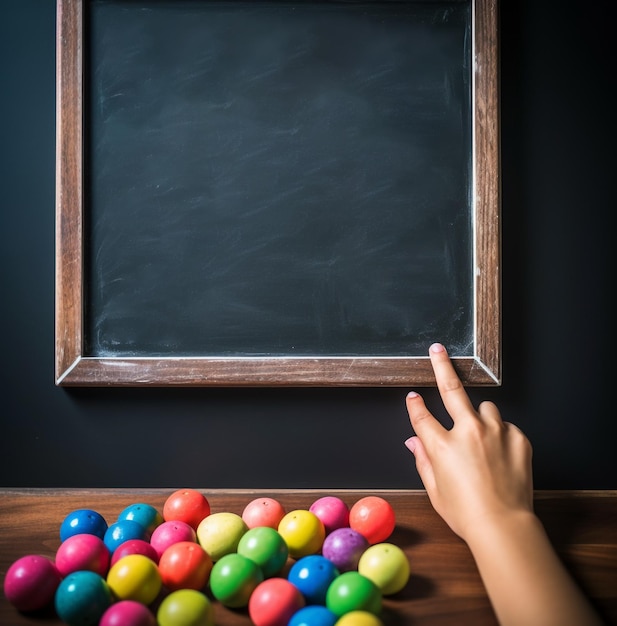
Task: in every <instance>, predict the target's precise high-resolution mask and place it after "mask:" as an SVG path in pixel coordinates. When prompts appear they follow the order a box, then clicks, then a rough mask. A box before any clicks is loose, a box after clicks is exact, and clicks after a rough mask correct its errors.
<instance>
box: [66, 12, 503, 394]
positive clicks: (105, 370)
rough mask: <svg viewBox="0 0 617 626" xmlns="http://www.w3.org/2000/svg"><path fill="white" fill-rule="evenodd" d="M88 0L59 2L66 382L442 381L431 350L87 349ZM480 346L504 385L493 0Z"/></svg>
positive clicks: (481, 110)
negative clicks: (290, 353)
mask: <svg viewBox="0 0 617 626" xmlns="http://www.w3.org/2000/svg"><path fill="white" fill-rule="evenodd" d="M84 3H85V0H57V8H58V32H57V94H58V97H57V155H56V161H57V194H56V339H55V343H56V347H55V350H56V363H55V382H56V384H57V385H61V386H67V387H70V386H88V387H102V386H135V387H143V386H160V387H164V386H184V387H192V386H218V387H221V386H245V387H263V386H266V387H276V386H315V387H316V386H338V387H365V386H375V387H380V386H390V387H407V386H409V385H419V386H433V385H434V384H435V381H434V377H433V372H432V369H431V367H430V364H429V363H428V361H427V360H426V359H424V358H423V357H424V355H420V357H419V358H416V355H410V357H409V358H407V357H404V358H399V357H382V356H374V357H373V356H372V355H367V356H366V357H362V358H355V357H349V358H348V357H341V358H329V357H323V358H322V357H317V358H293V357H290V358H276V357H275V358H268V357H266V358H261V357H256V358H253V357H247V358H226V359H219V358H209V357H203V358H190V357H185V356H181V355H179V356H177V357H160V358H156V357H153V358H140V359H131V358H123V357H117V358H116V357H114V358H99V356H97V355H87V354H84V320H83V316H84V290H85V287H86V285H85V282H84V241H83V239H84V235H83V223H84V208H85V207H84V182H83V181H84V163H83V160H84V149H83V148H84V133H85V131H84V104H83V103H84V74H87V72H88V68H87V67H86V66H85V65H86V64H85V63H84V48H85V47H86V44H87V42H86V41H85V39H84V24H83V20H84ZM471 4H472V7H473V14H474V20H475V21H474V36H473V40H474V41H473V50H472V61H473V63H474V69H473V89H474V93H473V101H474V103H475V106H476V111H475V114H474V120H473V125H474V139H473V144H474V147H473V153H474V154H473V161H474V162H473V170H474V171H473V189H472V190H471V191H472V200H473V213H474V214H473V219H472V221H473V224H474V230H475V237H474V243H473V245H474V264H475V267H474V268H473V270H474V272H475V289H474V309H475V311H474V313H475V322H474V346H473V355H472V356H465V357H460V359H459V364H460V374H461V377H462V379H463V382H464V383H465V384H468V385H474V386H494V385H499V384H501V330H500V329H501V293H500V285H501V274H500V236H501V233H500V214H501V206H500V202H501V198H500V163H499V118H498V111H499V106H498V96H499V93H498V33H497V3H496V1H495V0H473V1H472V3H471Z"/></svg>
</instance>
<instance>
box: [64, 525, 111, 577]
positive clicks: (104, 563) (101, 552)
mask: <svg viewBox="0 0 617 626" xmlns="http://www.w3.org/2000/svg"><path fill="white" fill-rule="evenodd" d="M109 558H110V555H109V550H108V549H107V546H106V545H105V542H104V541H103V540H102V539H101V538H100V537H97V536H96V535H90V534H81V535H72V536H71V537H69V538H68V539H65V540H64V541H63V542H62V543H61V544H60V547H59V548H58V550H57V551H56V567H57V568H58V571H59V572H60V574H61V575H62V576H63V577H64V576H67V575H68V574H71V573H72V572H77V571H79V570H88V571H90V572H95V573H96V574H98V575H99V576H102V577H103V578H105V576H107V570H108V569H109Z"/></svg>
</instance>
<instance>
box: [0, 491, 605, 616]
mask: <svg viewBox="0 0 617 626" xmlns="http://www.w3.org/2000/svg"><path fill="white" fill-rule="evenodd" d="M173 491H174V489H156V490H152V489H148V490H133V489H131V490H128V489H104V490H103V489H97V490H83V489H78V490H76V489H71V490H56V489H54V490H48V489H27V490H13V489H1V490H0V577H1V578H2V580H3V581H4V576H5V574H6V572H7V569H8V568H9V566H10V565H11V563H13V562H14V561H15V560H17V559H18V558H19V557H21V556H24V555H26V554H43V555H47V556H49V557H54V555H55V552H56V550H57V548H58V546H59V544H60V537H59V529H60V525H61V523H62V521H63V519H64V517H65V516H66V515H67V514H68V513H70V512H71V511H73V510H75V509H80V508H88V509H94V510H96V511H98V512H100V513H101V514H102V515H103V516H104V517H105V519H106V520H107V522H108V523H112V522H114V521H115V520H116V518H117V516H118V514H119V513H120V511H121V510H122V509H124V508H125V507H126V506H128V505H129V504H132V503H135V502H144V503H148V504H151V505H153V506H155V507H157V508H158V509H159V510H160V511H162V508H163V503H164V502H165V499H166V498H167V496H168V495H170V494H171V493H172V492H173ZM201 491H202V492H203V493H204V494H205V495H206V497H207V498H208V500H209V502H210V505H211V508H212V512H213V513H214V512H219V511H231V512H235V513H238V514H241V513H242V510H243V509H244V506H245V505H246V504H248V502H250V501H251V500H252V499H254V498H257V497H259V496H270V497H274V498H277V499H278V500H280V501H281V503H282V504H283V505H284V507H285V509H286V510H287V511H290V510H294V509H302V508H308V507H309V506H310V504H311V503H312V502H313V501H314V500H316V499H317V498H318V497H320V496H323V495H336V496H339V497H341V498H342V499H343V500H345V502H347V503H348V504H349V505H351V504H353V503H354V502H355V501H356V500H358V499H359V498H361V497H362V496H365V495H370V494H375V495H381V496H382V497H384V498H386V499H387V500H388V501H389V502H390V503H391V504H392V505H393V507H394V509H395V511H396V516H397V527H396V529H395V531H394V533H393V535H392V537H391V538H390V539H389V541H391V542H392V543H395V544H397V545H398V546H400V547H401V548H403V549H404V550H405V552H406V554H407V555H408V558H409V562H410V566H411V572H412V574H411V577H410V580H409V583H408V585H407V586H406V587H405V589H403V590H402V591H401V592H400V593H398V594H396V595H395V596H390V597H386V598H384V607H383V614H382V619H383V621H384V624H385V626H413V625H416V624H417V625H421V626H422V625H427V626H438V625H444V626H445V625H447V626H451V624H461V625H465V624H473V625H474V626H489V625H490V626H494V625H495V624H497V621H496V619H495V615H494V613H493V611H492V609H491V606H490V604H489V601H488V599H487V596H486V594H485V591H484V587H483V585H482V582H481V580H480V577H479V575H478V571H477V569H476V567H475V564H474V561H473V559H472V557H471V554H470V552H469V550H468V549H467V546H466V545H465V543H463V542H462V541H461V540H460V539H459V538H458V537H456V536H455V535H454V534H453V533H452V532H451V531H450V529H449V528H448V527H447V526H446V525H445V524H444V522H443V521H442V520H441V518H440V517H439V516H438V515H437V514H436V513H435V512H434V510H433V509H432V507H431V505H430V502H429V500H428V498H427V497H426V494H425V492H424V491H415V490H414V491H401V490H394V491H390V490H386V491H384V490H379V491H355V490H354V491H349V490H345V491H334V490H332V491H328V490H299V491H290V490H270V491H267V490H259V491H256V490H231V491H229V490H225V491H223V490H208V489H203V490H201ZM536 512H537V513H538V515H539V517H540V518H541V519H542V521H543V523H544V525H545V527H546V529H547V531H548V534H549V536H550V538H551V540H552V542H553V544H554V545H555V548H556V549H557V551H558V553H559V554H560V556H561V558H562V559H563V561H564V562H565V564H566V565H567V567H568V568H569V569H570V571H571V572H572V574H573V576H574V577H575V578H576V580H577V581H578V582H579V584H580V585H581V587H582V588H583V589H584V591H585V592H586V593H587V594H588V596H589V597H590V598H591V600H592V602H593V603H594V604H595V606H596V607H597V608H598V610H599V611H600V613H601V614H602V615H603V616H604V617H605V618H606V621H607V623H608V624H617V491H554V492H550V491H544V492H537V493H536ZM214 604H215V614H216V624H217V626H241V625H246V626H249V625H250V624H251V622H250V619H249V618H248V616H247V612H246V611H245V610H231V609H226V608H225V607H223V606H222V605H220V604H219V603H217V602H215V603H214ZM60 623H61V622H60V621H59V620H57V619H56V618H55V616H54V615H53V612H52V611H49V612H47V613H46V614H44V615H26V614H20V613H19V612H18V611H16V610H15V608H14V607H12V606H11V605H10V604H9V603H8V602H7V600H6V599H5V598H4V594H2V597H1V598H0V624H2V625H4V624H10V625H11V626H19V625H20V624H40V625H41V626H51V625H52V624H60Z"/></svg>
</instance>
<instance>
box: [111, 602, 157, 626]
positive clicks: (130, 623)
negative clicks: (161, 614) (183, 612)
mask: <svg viewBox="0 0 617 626" xmlns="http://www.w3.org/2000/svg"><path fill="white" fill-rule="evenodd" d="M99 626H157V624H156V617H155V616H154V613H152V611H151V610H150V609H149V608H148V607H147V606H146V605H145V604H142V603H141V602H136V601H135V600H120V601H119V602H116V603H115V604H112V605H111V606H110V607H109V608H108V609H107V610H106V611H105V613H103V617H101V621H100V623H99Z"/></svg>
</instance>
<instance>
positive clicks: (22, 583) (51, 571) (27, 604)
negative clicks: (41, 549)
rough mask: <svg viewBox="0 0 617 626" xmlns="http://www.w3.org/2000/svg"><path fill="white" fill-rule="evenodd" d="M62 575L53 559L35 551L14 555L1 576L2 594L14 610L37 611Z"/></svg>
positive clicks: (50, 598)
mask: <svg viewBox="0 0 617 626" xmlns="http://www.w3.org/2000/svg"><path fill="white" fill-rule="evenodd" d="M61 580H62V575H61V574H60V572H59V571H58V568H57V567H56V565H55V564H54V562H53V561H52V560H51V559H49V558H47V557H46V556H42V555H39V554H28V555H26V556H22V557H21V558H20V559H17V561H15V562H14V563H13V564H12V565H11V566H10V567H9V569H8V570H7V572H6V575H5V577H4V595H5V597H6V599H7V600H8V601H9V602H10V603H11V604H12V605H13V606H14V607H15V608H16V609H17V610H18V611H26V612H27V611H38V610H39V609H43V608H45V607H47V606H48V605H50V604H51V603H52V602H53V600H54V595H55V593H56V589H58V585H60V581H61Z"/></svg>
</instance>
